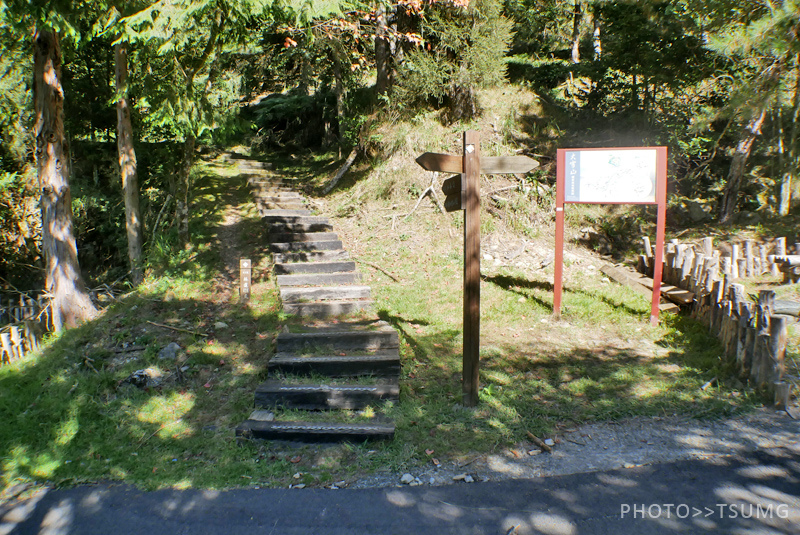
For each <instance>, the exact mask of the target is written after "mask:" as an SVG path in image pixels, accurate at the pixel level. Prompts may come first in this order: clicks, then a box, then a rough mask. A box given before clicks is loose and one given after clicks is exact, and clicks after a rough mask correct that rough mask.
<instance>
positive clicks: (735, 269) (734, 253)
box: [731, 242, 742, 279]
mask: <svg viewBox="0 0 800 535" xmlns="http://www.w3.org/2000/svg"><path fill="white" fill-rule="evenodd" d="M731 275H732V276H733V278H734V279H738V278H739V277H741V276H742V275H741V273H739V244H738V243H733V242H731Z"/></svg>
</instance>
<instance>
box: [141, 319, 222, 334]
mask: <svg viewBox="0 0 800 535" xmlns="http://www.w3.org/2000/svg"><path fill="white" fill-rule="evenodd" d="M147 323H149V324H150V325H155V326H156V327H163V328H164V329H172V330H173V331H178V332H182V333H189V334H193V335H195V336H203V337H205V338H208V335H207V334H204V333H199V332H197V331H190V330H189V329H181V328H180V327H172V326H170V325H164V324H163V323H156V322H154V321H148V322H147Z"/></svg>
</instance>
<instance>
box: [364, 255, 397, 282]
mask: <svg viewBox="0 0 800 535" xmlns="http://www.w3.org/2000/svg"><path fill="white" fill-rule="evenodd" d="M356 262H358V263H359V264H365V265H367V266H369V267H371V268H373V269H377V270H378V271H380V272H381V273H383V274H384V275H386V276H387V277H389V278H390V279H392V280H393V281H394V282H400V279H398V278H397V277H395V276H394V275H392V274H391V273H389V272H388V271H386V270H385V269H383V268H382V267H380V266H379V265H377V264H373V263H372V262H367V261H366V260H358V259H356Z"/></svg>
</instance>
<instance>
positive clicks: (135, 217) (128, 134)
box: [114, 43, 144, 286]
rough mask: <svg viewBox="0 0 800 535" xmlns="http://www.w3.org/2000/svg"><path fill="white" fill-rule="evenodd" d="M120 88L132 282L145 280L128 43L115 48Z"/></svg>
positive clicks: (119, 134) (120, 133)
mask: <svg viewBox="0 0 800 535" xmlns="http://www.w3.org/2000/svg"><path fill="white" fill-rule="evenodd" d="M114 57H115V60H116V76H115V82H116V89H117V98H118V100H117V151H118V153H119V169H120V174H121V176H122V193H123V196H124V197H125V229H126V231H127V234H128V260H129V261H130V265H131V282H132V283H133V285H134V286H138V285H140V284H141V283H142V280H143V278H144V276H143V273H142V225H141V218H140V217H139V178H138V175H137V166H136V152H135V151H134V149H133V127H132V125H131V112H130V104H129V101H128V47H127V44H125V43H120V44H117V45H116V46H115V47H114Z"/></svg>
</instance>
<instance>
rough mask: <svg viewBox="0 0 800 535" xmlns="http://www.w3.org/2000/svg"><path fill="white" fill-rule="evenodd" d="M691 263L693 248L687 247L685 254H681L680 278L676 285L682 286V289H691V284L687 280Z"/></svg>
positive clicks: (692, 263) (692, 260) (692, 262)
mask: <svg viewBox="0 0 800 535" xmlns="http://www.w3.org/2000/svg"><path fill="white" fill-rule="evenodd" d="M692 265H694V248H693V247H689V248H688V249H686V252H685V254H684V255H683V264H682V265H681V275H680V277H681V280H680V283H679V284H678V286H680V287H681V288H683V289H684V290H691V284H690V280H689V276H690V273H691V271H692Z"/></svg>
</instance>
